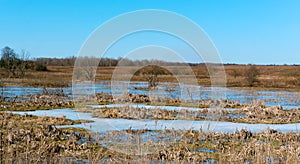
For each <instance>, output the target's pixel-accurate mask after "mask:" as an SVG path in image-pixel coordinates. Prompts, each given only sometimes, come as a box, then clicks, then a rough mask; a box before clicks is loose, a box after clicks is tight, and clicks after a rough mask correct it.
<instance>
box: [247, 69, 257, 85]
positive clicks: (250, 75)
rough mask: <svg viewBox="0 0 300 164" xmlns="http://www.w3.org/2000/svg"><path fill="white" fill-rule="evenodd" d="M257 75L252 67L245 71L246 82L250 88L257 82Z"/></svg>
mask: <svg viewBox="0 0 300 164" xmlns="http://www.w3.org/2000/svg"><path fill="white" fill-rule="evenodd" d="M258 75H259V72H258V69H257V68H256V66H254V65H251V66H249V68H248V69H247V70H246V71H245V78H246V82H247V84H248V85H249V86H250V87H252V86H253V85H254V82H257V81H258V79H257V77H258Z"/></svg>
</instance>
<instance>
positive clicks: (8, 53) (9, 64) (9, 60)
mask: <svg viewBox="0 0 300 164" xmlns="http://www.w3.org/2000/svg"><path fill="white" fill-rule="evenodd" d="M1 61H2V63H3V67H4V68H5V70H6V73H7V76H8V77H14V76H16V70H17V64H18V58H17V54H16V53H15V51H14V50H13V49H11V48H10V47H4V48H3V49H2V50H1Z"/></svg>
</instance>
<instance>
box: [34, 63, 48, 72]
mask: <svg viewBox="0 0 300 164" xmlns="http://www.w3.org/2000/svg"><path fill="white" fill-rule="evenodd" d="M35 70H36V71H48V69H47V66H45V65H43V64H36V65H35Z"/></svg>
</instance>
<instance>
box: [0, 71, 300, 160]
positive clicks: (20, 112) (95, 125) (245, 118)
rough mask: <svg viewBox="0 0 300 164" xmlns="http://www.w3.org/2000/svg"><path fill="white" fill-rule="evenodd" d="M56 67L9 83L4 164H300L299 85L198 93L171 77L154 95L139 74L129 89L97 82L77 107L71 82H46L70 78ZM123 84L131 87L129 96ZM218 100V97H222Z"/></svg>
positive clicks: (5, 87)
mask: <svg viewBox="0 0 300 164" xmlns="http://www.w3.org/2000/svg"><path fill="white" fill-rule="evenodd" d="M226 67H230V68H232V67H233V66H225V68H226ZM236 67H237V68H236V69H239V68H238V67H241V66H236ZM243 67H245V68H244V69H245V70H247V69H248V68H249V66H243ZM257 67H261V68H263V69H266V68H268V67H269V66H257ZM278 67H283V66H278ZM285 67H288V66H284V68H285ZM290 67H294V66H290ZM53 68H54V67H51V66H49V68H48V67H47V69H48V71H32V72H30V70H29V72H28V75H27V76H28V77H26V76H25V77H24V78H3V80H2V85H1V86H2V88H1V92H0V93H1V95H2V96H1V106H0V109H1V132H0V134H1V154H0V155H1V159H2V161H1V162H3V163H11V162H17V163H18V162H21V163H23V162H28V163H45V162H54V163H59V162H60V163H72V162H78V163H89V162H95V163H118V162H123V163H140V162H144V163H149V162H153V163H161V162H163V163H169V162H181V163H182V162H185V163H199V162H200V163H201V162H203V163H223V162H228V161H231V162H238V163H298V162H299V161H300V159H299V156H300V149H299V148H300V145H299V143H300V141H299V138H300V131H299V129H298V128H299V127H300V107H299V103H300V102H299V100H300V99H299V98H300V94H299V92H297V91H298V86H297V85H295V86H293V87H291V88H290V89H286V88H285V87H274V86H272V87H270V88H268V87H261V86H263V85H261V84H262V83H263V82H261V81H260V80H261V79H262V78H263V77H264V75H263V73H262V75H261V74H260V73H259V74H258V76H257V77H256V78H257V79H256V80H255V82H254V84H253V86H249V85H247V86H242V85H239V86H238V87H237V86H227V87H226V86H214V87H210V86H208V85H205V84H201V82H200V85H197V86H193V85H190V84H182V83H179V82H176V81H173V80H170V79H171V78H172V77H165V76H170V75H163V74H162V75H157V76H158V80H157V83H156V85H155V86H154V87H149V85H151V84H150V82H149V81H147V79H146V78H145V77H144V76H143V75H140V74H136V75H135V76H136V77H133V79H132V81H129V82H126V81H118V82H117V83H114V82H112V81H110V80H109V79H106V78H104V79H96V81H95V84H94V90H95V93H94V94H90V95H85V96H84V97H81V99H76V100H74V99H73V98H74V97H73V96H74V95H73V94H72V89H74V88H72V87H71V86H70V81H69V80H70V79H64V80H65V81H64V83H58V84H59V85H57V83H56V81H55V80H53V81H51V80H50V79H47V78H46V77H48V76H49V77H51V74H56V75H57V74H60V73H58V72H59V70H60V68H63V67H57V68H56V69H57V70H56V71H51V69H53ZM104 68H106V67H104ZM66 69H69V70H71V69H70V68H68V67H67V66H66ZM106 69H107V68H106ZM145 69H148V68H145ZM278 69H279V68H278ZM62 70H64V69H62ZM239 70H240V69H239ZM260 71H261V70H260ZM62 72H64V73H61V74H66V73H68V72H66V71H65V70H64V71H62ZM69 73H70V72H69ZM226 73H227V72H226ZM30 74H31V75H30ZM34 74H45V76H44V77H45V78H46V79H47V80H45V81H47V82H40V81H36V82H35V84H32V83H31V82H29V81H30V80H31V79H33V78H34V76H33V75H34ZM56 75H55V76H56ZM61 76H62V78H61V79H63V78H66V77H67V76H65V75H61ZM228 76H230V74H228ZM135 78H137V79H135ZM139 78H140V79H141V80H142V81H140V80H139ZM239 78H245V77H239ZM161 79H164V80H161ZM168 79H169V80H168ZM229 79H231V77H229ZM41 80H43V79H41ZM20 81H24V83H23V82H20ZM25 81H28V83H26V82H25ZM51 82H53V84H50V85H49V83H51ZM46 83H47V84H46ZM241 83H242V82H241ZM118 85H120V86H118ZM245 85H246V84H245ZM123 86H126V87H127V88H126V90H122V91H121V92H120V90H119V89H118V88H120V87H123ZM73 87H74V86H73ZM75 87H78V86H75ZM80 87H82V88H85V87H87V88H89V87H90V85H89V84H87V85H86V86H84V85H83V86H80ZM216 94H218V95H219V96H218V97H217V99H216V98H215V97H214V96H212V95H216Z"/></svg>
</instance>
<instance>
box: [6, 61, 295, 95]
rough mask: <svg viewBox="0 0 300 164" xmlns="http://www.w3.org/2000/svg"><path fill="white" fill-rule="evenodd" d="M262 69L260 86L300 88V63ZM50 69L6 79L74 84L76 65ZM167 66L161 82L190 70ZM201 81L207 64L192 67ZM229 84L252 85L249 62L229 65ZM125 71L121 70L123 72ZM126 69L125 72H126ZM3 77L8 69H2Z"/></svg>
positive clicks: (104, 75)
mask: <svg viewBox="0 0 300 164" xmlns="http://www.w3.org/2000/svg"><path fill="white" fill-rule="evenodd" d="M255 67H256V68H257V69H258V73H259V75H258V81H256V82H255V83H254V84H253V86H254V87H258V88H273V89H274V88H275V89H276V88H279V89H297V90H298V89H300V82H299V80H300V66H255ZM47 68H48V70H49V71H47V72H37V71H29V72H27V74H26V77H25V78H24V79H5V78H1V79H2V81H4V82H13V85H30V86H66V85H71V80H72V74H73V67H71V66H48V67H47ZM165 68H166V69H168V70H170V72H172V73H173V76H172V75H159V76H158V79H159V81H161V82H163V81H170V82H171V81H172V82H177V81H178V79H180V78H181V79H182V78H183V79H184V78H186V76H187V75H188V74H189V73H190V71H189V70H188V69H187V67H184V66H178V67H175V66H167V67H165ZM191 68H192V70H193V73H194V74H195V76H196V78H197V80H198V83H199V84H201V85H210V74H209V72H208V71H207V68H206V67H205V65H199V66H192V67H191ZM224 68H225V72H226V78H227V86H229V87H233V86H235V87H248V84H247V80H246V75H245V74H246V72H247V69H248V68H249V66H247V65H225V66H224ZM219 69H220V68H215V69H212V72H210V73H211V75H213V76H220V74H219V73H218V72H221V71H220V70H219ZM120 70H121V72H120ZM138 70H139V68H138V67H134V66H133V67H128V66H122V67H118V71H119V72H118V73H119V75H122V76H130V77H131V76H132V75H133V74H134V73H135V71H138ZM114 71H115V67H98V69H97V74H96V80H110V79H111V78H112V75H113V74H114V73H116V72H114ZM122 71H123V72H122ZM0 75H1V77H3V75H4V70H3V69H1V70H0ZM130 80H132V81H145V80H146V79H145V78H144V77H143V76H141V75H135V76H132V77H131V78H130Z"/></svg>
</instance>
